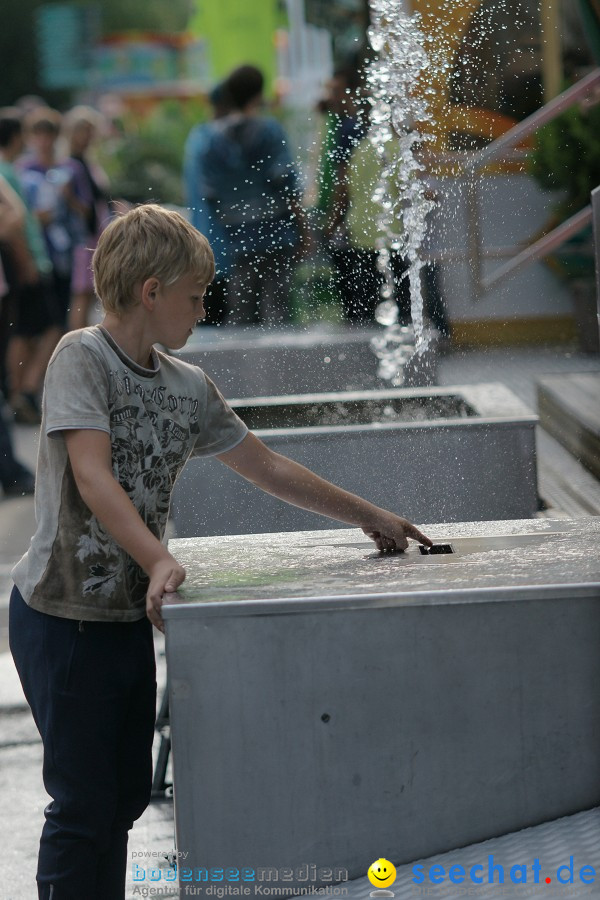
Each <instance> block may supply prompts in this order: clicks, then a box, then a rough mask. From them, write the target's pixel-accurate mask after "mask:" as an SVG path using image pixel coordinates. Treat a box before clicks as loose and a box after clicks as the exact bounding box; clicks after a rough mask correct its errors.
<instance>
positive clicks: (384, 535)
mask: <svg viewBox="0 0 600 900" xmlns="http://www.w3.org/2000/svg"><path fill="white" fill-rule="evenodd" d="M217 459H220V460H221V462H224V463H225V465H227V466H229V467H230V468H231V469H233V470H234V472H237V473H238V474H239V475H243V477H244V478H246V479H247V480H248V481H251V482H252V483H253V484H255V485H256V486H257V487H259V488H262V490H263V491H266V492H267V493H268V494H273V496H274V497H279V499H280V500H285V501H286V502H287V503H291V504H293V505H294V506H301V507H302V508H303V509H309V510H311V512H316V513H321V515H323V516H329V518H331V519H337V520H338V521H339V522H346V523H347V524H348V525H358V526H359V527H360V528H362V530H363V531H364V533H365V534H367V535H368V536H369V537H370V538H372V539H373V540H374V541H375V545H376V546H377V548H378V550H405V549H406V547H408V540H407V538H412V539H413V540H415V541H421V543H423V544H426V545H427V546H431V543H432V542H431V540H430V539H429V538H428V537H427V536H426V535H424V534H423V533H422V532H421V531H419V529H418V528H415V526H414V525H412V524H411V523H410V522H408V521H407V520H406V519H402V518H400V516H397V515H395V514H394V513H392V512H389V511H388V510H385V509H381V508H380V507H378V506H374V504H373V503H369V502H368V501H367V500H363V499H362V498H361V497H357V496H356V494H351V493H349V492H348V491H344V490H342V488H339V487H336V486H335V485H334V484H331V482H329V481H325V479H324V478H319V476H318V475H315V473H314V472H311V471H310V469H307V468H305V467H304V466H301V465H300V464H299V463H297V462H294V461H293V460H292V459H288V458H287V456H282V455H281V454H280V453H275V452H274V451H273V450H270V449H269V448H268V447H267V446H266V445H265V444H263V442H262V441H261V440H259V438H257V437H256V435H254V434H252V432H250V433H249V434H247V435H246V437H245V438H244V440H243V441H241V443H239V444H238V445H237V447H234V448H233V450H228V451H227V452H226V453H220V454H219V455H218V456H217Z"/></svg>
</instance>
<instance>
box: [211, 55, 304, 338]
mask: <svg viewBox="0 0 600 900" xmlns="http://www.w3.org/2000/svg"><path fill="white" fill-rule="evenodd" d="M263 84H264V79H263V76H262V73H261V71H260V70H259V69H257V68H256V67H255V66H250V65H244V66H240V67H239V68H237V69H235V70H234V71H233V72H231V74H230V75H229V76H228V77H227V78H226V80H225V83H224V91H225V92H226V96H227V102H228V103H230V104H231V111H230V112H229V113H228V114H227V115H225V116H223V117H222V118H220V119H218V120H216V121H215V122H214V128H213V129H212V130H211V132H210V134H209V135H208V139H207V140H206V144H205V146H204V147H203V148H202V152H201V153H200V154H196V159H197V160H199V162H198V166H199V171H200V173H201V178H200V183H199V186H198V190H199V194H200V196H201V197H202V198H203V200H204V202H205V203H206V204H207V206H208V208H209V210H210V215H211V216H212V217H214V219H215V220H216V221H217V222H218V223H219V224H220V226H221V227H222V228H223V230H224V231H225V234H226V236H227V244H228V247H229V250H230V254H231V270H230V275H229V282H228V287H227V319H226V321H227V323H228V324H236V325H237V324H246V323H259V322H266V323H269V324H283V323H285V322H288V321H290V318H291V314H290V306H289V293H290V287H291V279H292V275H293V267H294V258H295V255H296V254H298V255H300V254H304V253H306V252H308V249H309V247H310V238H309V233H308V228H307V223H306V217H305V214H304V210H303V209H302V206H301V196H300V185H299V180H298V174H297V172H296V169H295V167H294V165H293V162H292V157H291V154H290V151H289V147H288V141H287V137H286V134H285V131H284V130H283V128H282V127H281V125H280V124H279V122H277V121H276V120H275V119H273V118H270V117H267V116H263V115H262V114H261V107H262V104H263Z"/></svg>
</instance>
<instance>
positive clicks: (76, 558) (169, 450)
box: [12, 325, 248, 622]
mask: <svg viewBox="0 0 600 900" xmlns="http://www.w3.org/2000/svg"><path fill="white" fill-rule="evenodd" d="M153 363H154V367H153V369H144V368H142V367H141V366H139V365H137V363H135V362H134V361H133V360H132V359H130V358H129V357H128V356H127V355H126V354H125V353H124V352H123V351H122V350H121V348H120V347H119V346H118V345H117V344H116V343H115V342H114V340H113V339H112V337H111V336H110V334H109V333H108V332H107V331H105V330H104V329H103V328H102V327H101V326H97V325H96V326H93V327H91V328H84V329H82V330H81V331H74V332H70V333H69V334H67V335H65V336H64V337H63V338H62V340H61V341H60V343H59V344H58V346H57V348H56V350H55V351H54V354H53V356H52V359H51V360H50V364H49V366H48V371H47V373H46V380H45V384H44V400H43V415H42V427H41V433H40V447H39V456H38V469H37V480H36V492H35V508H36V521H37V530H36V532H35V535H34V536H33V538H32V540H31V545H30V547H29V550H28V551H27V553H26V554H25V555H24V556H23V558H22V559H21V560H20V561H19V562H18V563H17V565H16V566H15V568H14V569H13V572H12V575H13V579H14V581H15V584H16V585H17V587H18V588H19V591H20V592H21V594H22V595H23V598H24V599H25V601H26V602H27V603H28V604H29V605H30V606H31V607H33V608H34V609H37V610H40V611H41V612H45V613H49V614H50V615H53V616H62V617H65V618H70V619H82V620H88V621H103V622H132V621H135V620H136V619H140V618H142V617H143V616H144V615H145V595H146V591H147V588H148V577H147V576H146V574H145V573H144V572H143V570H142V569H141V568H140V567H139V566H138V565H137V563H136V562H135V561H134V560H133V559H132V558H131V557H130V556H129V555H128V554H127V553H126V552H125V551H124V550H123V549H122V548H121V547H120V546H119V545H118V544H117V543H116V542H115V541H114V540H113V539H112V537H111V536H110V535H109V534H108V532H107V531H106V530H105V529H104V528H103V527H102V525H101V524H100V522H99V521H98V519H97V518H96V517H95V516H94V515H93V514H92V513H91V512H90V510H89V508H88V507H87V506H86V505H85V503H84V502H83V500H82V499H81V496H80V494H79V491H78V489H77V485H76V483H75V479H74V477H73V471H72V469H71V464H70V461H69V457H68V453H67V449H66V445H65V441H64V436H63V431H64V430H65V429H72V428H91V429H99V430H100V431H105V432H107V433H108V434H110V439H111V444H112V467H113V473H114V476H115V478H116V479H117V481H118V482H119V483H120V484H121V486H122V487H123V488H124V489H125V491H126V492H127V494H128V495H129V497H130V499H131V501H132V502H133V504H134V506H135V508H136V509H137V511H138V512H139V514H140V516H141V517H142V519H143V520H144V522H145V523H146V525H147V526H148V528H149V529H150V531H151V532H152V533H153V534H154V535H155V536H156V537H157V538H159V540H162V538H163V535H164V532H165V527H166V524H167V516H168V512H169V502H170V497H171V491H172V490H173V485H174V483H175V479H176V478H177V476H178V475H179V473H180V472H181V470H182V468H183V466H184V464H185V462H186V460H187V459H188V458H189V457H190V456H211V455H214V454H216V453H224V452H225V451H226V450H231V449H232V448H233V447H235V446H236V445H237V444H239V442H240V441H241V440H242V439H243V438H244V437H245V436H246V434H247V433H248V429H247V428H246V426H245V425H244V423H243V422H242V420H241V419H240V418H239V417H238V416H237V415H236V414H235V413H234V412H233V410H232V409H231V408H230V407H229V406H228V404H227V403H226V401H225V400H224V399H223V397H222V396H221V394H220V393H219V391H218V390H217V388H216V387H215V385H214V384H213V383H212V381H211V380H210V379H209V378H208V377H207V376H206V375H205V374H204V372H203V371H202V370H201V369H199V368H198V367H197V366H191V365H188V363H185V362H182V361H181V360H178V359H174V358H173V357H170V356H167V355H165V354H163V353H159V352H158V351H156V350H154V351H153Z"/></svg>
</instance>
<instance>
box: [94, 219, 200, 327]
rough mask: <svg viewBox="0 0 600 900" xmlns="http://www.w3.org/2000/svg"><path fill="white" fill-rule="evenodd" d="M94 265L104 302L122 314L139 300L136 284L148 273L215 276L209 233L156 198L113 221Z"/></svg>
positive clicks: (167, 277)
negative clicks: (154, 202) (163, 206)
mask: <svg viewBox="0 0 600 900" xmlns="http://www.w3.org/2000/svg"><path fill="white" fill-rule="evenodd" d="M92 267H93V270H94V286H95V288H96V293H97V294H98V296H99V298H100V300H101V302H102V306H103V307H104V309H105V311H106V312H111V313H116V315H121V314H122V313H124V312H125V311H126V310H127V309H130V308H131V307H132V306H136V305H137V303H138V301H137V300H136V297H135V292H134V289H135V287H136V286H137V285H139V284H143V282H144V281H146V279H148V278H157V279H158V281H160V282H161V284H163V285H169V284H173V283H174V282H175V281H177V279H178V278H182V277H183V276H184V275H195V276H196V278H197V280H198V281H199V282H200V283H201V284H209V283H210V282H211V281H212V280H213V278H214V277H215V260H214V256H213V252H212V250H211V248H210V244H209V243H208V241H207V240H206V238H205V237H204V235H203V234H201V233H200V232H199V231H197V230H196V229H195V228H194V227H193V226H192V225H190V223H189V222H188V221H186V219H184V218H183V216H182V215H180V214H179V213H178V212H174V211H173V210H169V209H163V208H162V207H161V206H157V205H156V204H153V203H148V204H145V205H143V206H138V207H136V208H135V209H132V210H130V211H129V212H127V213H125V215H122V216H118V217H117V218H116V219H113V220H112V222H110V223H109V224H108V225H107V227H106V228H105V230H104V231H103V232H102V234H101V235H100V239H99V241H98V246H97V248H96V250H95V252H94V256H93V260H92Z"/></svg>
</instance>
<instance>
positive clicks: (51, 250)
mask: <svg viewBox="0 0 600 900" xmlns="http://www.w3.org/2000/svg"><path fill="white" fill-rule="evenodd" d="M61 121H62V117H61V115H60V113H58V112H56V110H53V109H50V108H48V107H38V108H37V109H35V110H34V111H33V112H32V113H30V114H29V116H28V117H27V119H26V129H25V130H26V135H27V138H28V141H27V143H28V150H29V153H28V154H27V156H26V157H25V158H24V159H23V161H22V162H21V166H20V177H21V181H22V183H23V187H24V189H25V195H26V198H27V202H28V205H29V207H30V209H32V210H33V212H34V213H35V215H36V216H37V218H38V220H39V222H40V225H41V226H42V230H43V233H44V238H45V241H46V250H47V251H48V255H49V257H50V261H51V263H52V280H53V287H54V294H55V300H56V306H57V309H58V310H59V315H60V322H59V324H60V326H61V329H62V330H63V331H64V330H65V329H66V326H67V317H68V311H69V304H70V294H71V267H72V262H73V241H72V236H71V227H70V214H69V208H68V205H67V202H66V196H65V189H66V184H67V182H68V180H69V177H70V175H69V171H68V170H67V168H66V166H65V165H64V160H63V161H62V162H61V160H60V159H58V157H57V152H56V143H57V140H58V136H59V134H60V130H61Z"/></svg>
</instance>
